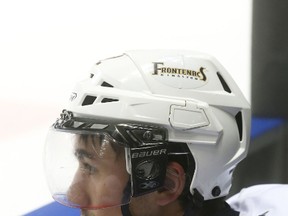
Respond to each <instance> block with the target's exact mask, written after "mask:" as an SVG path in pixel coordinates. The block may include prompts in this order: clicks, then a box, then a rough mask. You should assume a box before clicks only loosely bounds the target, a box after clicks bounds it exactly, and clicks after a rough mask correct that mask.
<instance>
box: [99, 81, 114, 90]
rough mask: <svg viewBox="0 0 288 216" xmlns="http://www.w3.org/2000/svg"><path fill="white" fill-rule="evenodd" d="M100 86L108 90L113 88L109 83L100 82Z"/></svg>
mask: <svg viewBox="0 0 288 216" xmlns="http://www.w3.org/2000/svg"><path fill="white" fill-rule="evenodd" d="M101 86H103V87H109V88H113V87H114V86H113V85H111V84H110V83H107V82H105V81H104V82H102V84H101Z"/></svg>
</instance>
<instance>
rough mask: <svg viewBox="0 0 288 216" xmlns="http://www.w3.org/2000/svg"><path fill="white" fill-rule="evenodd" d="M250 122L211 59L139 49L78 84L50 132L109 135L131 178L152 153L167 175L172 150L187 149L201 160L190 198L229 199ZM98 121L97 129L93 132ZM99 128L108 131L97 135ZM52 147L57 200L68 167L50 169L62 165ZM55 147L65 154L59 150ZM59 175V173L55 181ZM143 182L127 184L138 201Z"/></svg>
mask: <svg viewBox="0 0 288 216" xmlns="http://www.w3.org/2000/svg"><path fill="white" fill-rule="evenodd" d="M97 121H98V122H97ZM250 121H251V119H250V105H249V104H248V102H247V101H246V99H245V98H244V96H243V94H242V93H241V91H240V89H239V88H238V86H237V84H236V83H235V82H234V80H233V79H232V78H231V76H230V75H229V74H228V72H227V71H226V70H225V69H224V67H223V66H222V65H221V64H220V63H219V62H218V61H217V60H216V59H214V58H213V57H211V56H209V55H206V54H202V53H198V52H191V51H175V50H173V51H171V50H152V51H151V50H150V51H148V50H145V51H144V50H141V51H129V52H125V53H124V54H123V55H121V56H117V57H113V58H108V59H105V60H102V61H100V62H98V63H97V64H96V65H95V66H94V67H93V68H92V70H91V74H90V77H89V78H87V79H85V80H83V81H81V82H79V83H78V84H77V85H76V87H75V89H74V91H73V93H72V95H71V98H70V102H69V104H68V107H67V108H66V110H65V111H63V113H62V115H61V119H58V121H57V122H56V123H55V124H54V125H53V127H52V129H53V130H54V131H55V129H56V131H65V130H66V131H69V132H70V133H71V131H73V130H74V131H77V133H79V131H80V130H81V131H86V132H87V131H89V130H90V131H93V129H94V132H95V131H99V130H103V129H104V131H105V136H106V135H107V134H108V136H109V137H110V138H109V139H110V140H112V141H113V142H119V143H121V144H122V145H123V146H125V154H126V170H127V173H128V174H129V175H133V170H134V169H135V167H139V164H140V166H141V165H143V160H142V161H141V160H139V159H141V157H142V159H143V158H144V159H145V157H146V155H145V154H146V153H147V157H148V154H152V156H153V154H154V153H155V157H159V156H161V157H160V158H159V159H158V162H157V163H159V164H160V165H159V164H158V165H157V166H155V165H154V168H155V167H156V168H155V169H156V170H157V167H158V171H159V169H160V170H163V169H164V170H165V167H164V168H163V167H161V166H164V165H166V163H165V160H166V159H165V155H166V154H169V152H166V147H167V145H169V143H174V145H175V143H176V144H177V143H185V144H187V146H188V148H189V150H190V152H191V153H192V155H193V158H194V161H195V169H194V170H193V172H194V173H193V177H192V181H191V184H190V193H191V194H192V195H193V194H194V193H195V191H197V193H199V194H200V195H201V196H202V197H203V199H204V200H209V199H215V198H218V197H223V196H225V195H227V194H228V193H229V189H230V187H231V180H232V174H233V170H234V168H235V167H236V165H237V164H238V163H239V162H240V161H241V160H242V159H243V158H244V157H245V156H246V154H247V150H248V145H249V137H250ZM71 122H72V124H71ZM83 122H84V123H83ZM96 122H97V125H98V126H97V128H96V127H95V128H93V126H92V125H96ZM99 124H100V125H105V126H103V127H101V129H99ZM71 125H72V126H71ZM75 125H78V127H76V126H75ZM79 125H80V126H79ZM141 130H143V131H142V132H141ZM135 131H136V132H135ZM137 131H138V132H137ZM139 131H140V132H139ZM147 132H148V133H147ZM96 133H98V132H96ZM53 137H54V138H53V140H54V141H55V140H56V138H55V136H54V135H53ZM139 137H140V138H139ZM151 137H152V138H151ZM49 140H50V141H48V143H50V142H53V141H51V138H49ZM147 140H148V141H147ZM129 142H130V143H129ZM131 143H133V144H131ZM60 145H61V144H60ZM47 146H48V147H47V151H48V152H51V153H50V155H52V156H47V158H48V159H47V160H48V162H47V161H46V167H47V170H48V173H49V174H48V179H49V180H48V181H49V182H52V183H49V185H50V188H51V190H52V192H53V193H54V195H55V194H56V191H61V190H62V189H60V188H61V187H57V186H56V185H57V183H55V182H57V181H59V175H60V176H61V174H59V173H61V171H60V169H61V168H63V166H61V168H59V169H58V171H53V169H55V166H56V165H53V166H54V167H53V166H51V165H50V163H54V164H55V163H56V162H55V161H56V159H55V158H56V156H55V152H54V153H53V151H54V150H52V148H50V147H49V146H50V144H49V145H47ZM150 147H151V148H150ZM56 148H58V150H57V151H59V152H60V151H61V150H60V149H61V147H59V144H57V146H56ZM127 149H132V151H130V150H127ZM147 149H148V150H149V151H148V150H147ZM163 149H164V150H163ZM135 151H136V152H135ZM161 151H162V153H163V154H161ZM145 152H146V153H145ZM48 155H49V153H48ZM150 156H151V155H150ZM60 157H61V156H60ZM49 158H50V159H49ZM63 160H66V159H63ZM133 160H134V161H133ZM136 160H138V161H136ZM66 161H69V160H66ZM145 161H146V162H147V161H148V160H147V158H146V159H145ZM160 161H162V162H163V161H164V162H163V164H161V163H160ZM134 163H138V164H136V165H135V164H134ZM141 163H142V164H141ZM133 167H134V168H133ZM142 168H143V167H142ZM49 170H50V171H49ZM138 171H139V170H138ZM142 171H143V170H142ZM53 172H54V173H58V174H57V175H55V176H54V177H51V176H53V175H51V173H53ZM138 174H139V173H138ZM142 174H143V173H142ZM150 174H151V173H150ZM154 174H155V173H154ZM136 175H137V173H136ZM143 175H145V174H143ZM71 176H72V174H71ZM163 176H164V177H165V172H164V173H161V174H157V176H156V175H155V176H154V177H155V178H156V177H158V178H160V180H159V179H158V180H157V181H158V183H157V184H156V183H155V181H154V183H155V184H154V186H155V188H156V189H157V188H158V186H159V184H160V186H161V184H163ZM138 177H139V175H138ZM142 177H143V176H142ZM142 177H140V178H138V179H137V177H135V176H134V177H132V179H131V180H129V182H130V181H131V182H132V184H131V185H132V196H137V195H141V194H144V193H145V191H143V190H144V189H145V188H144V189H143V187H142V188H141V189H137V187H138V185H139V184H140V185H142V186H143V182H141V181H142V180H143V178H142ZM154 177H153V176H151V175H150V176H149V178H146V179H144V180H143V181H146V180H149V181H150V183H149V184H150V186H151V185H152V186H151V187H150V188H149V189H150V191H152V190H151V188H152V189H153V184H151V179H152V180H153V178H154ZM51 178H52V180H51ZM71 178H73V177H71ZM161 178H162V179H161ZM60 179H61V177H60ZM70 181H71V180H70ZM159 182H160V183H159ZM144 183H145V182H144ZM63 184H64V183H63ZM67 184H68V183H67ZM149 184H148V185H149ZM146 186H147V182H146ZM162 186H163V185H162ZM55 188H56V189H55ZM155 188H154V189H155ZM63 191H65V189H63ZM63 193H64V192H63ZM54 197H55V196H54ZM63 199H64V198H63ZM56 200H57V198H56ZM62 202H64V201H62ZM122 202H123V203H121V204H124V203H125V202H126V201H123V199H122ZM127 202H128V201H127ZM67 203H68V201H67V200H66V204H67ZM101 205H102V204H101ZM116 205H117V204H116ZM76 207H77V205H76ZM79 207H83V206H81V205H79ZM95 208H98V207H95Z"/></svg>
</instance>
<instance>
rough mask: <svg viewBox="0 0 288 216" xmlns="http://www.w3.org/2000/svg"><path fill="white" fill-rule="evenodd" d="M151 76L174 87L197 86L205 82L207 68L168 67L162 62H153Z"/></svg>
mask: <svg viewBox="0 0 288 216" xmlns="http://www.w3.org/2000/svg"><path fill="white" fill-rule="evenodd" d="M152 76H153V77H154V78H156V79H157V80H158V81H160V82H162V83H164V84H166V85H169V86H172V87H176V88H197V87H200V86H203V85H205V84H206V83H207V69H206V68H205V67H202V66H199V67H195V68H193V69H187V68H179V67H168V66H166V65H165V63H164V62H153V72H152Z"/></svg>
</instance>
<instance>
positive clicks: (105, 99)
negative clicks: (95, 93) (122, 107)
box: [101, 98, 119, 103]
mask: <svg viewBox="0 0 288 216" xmlns="http://www.w3.org/2000/svg"><path fill="white" fill-rule="evenodd" d="M117 101H119V100H118V99H115V98H103V99H102V100H101V103H111V102H117Z"/></svg>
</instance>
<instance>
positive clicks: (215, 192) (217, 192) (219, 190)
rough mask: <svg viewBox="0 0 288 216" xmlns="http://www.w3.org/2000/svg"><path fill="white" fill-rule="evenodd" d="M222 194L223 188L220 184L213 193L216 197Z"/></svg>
mask: <svg viewBox="0 0 288 216" xmlns="http://www.w3.org/2000/svg"><path fill="white" fill-rule="evenodd" d="M220 194H221V189H220V187H219V186H216V187H214V188H213V190H212V195H213V196H214V197H217V196H219V195H220Z"/></svg>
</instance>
